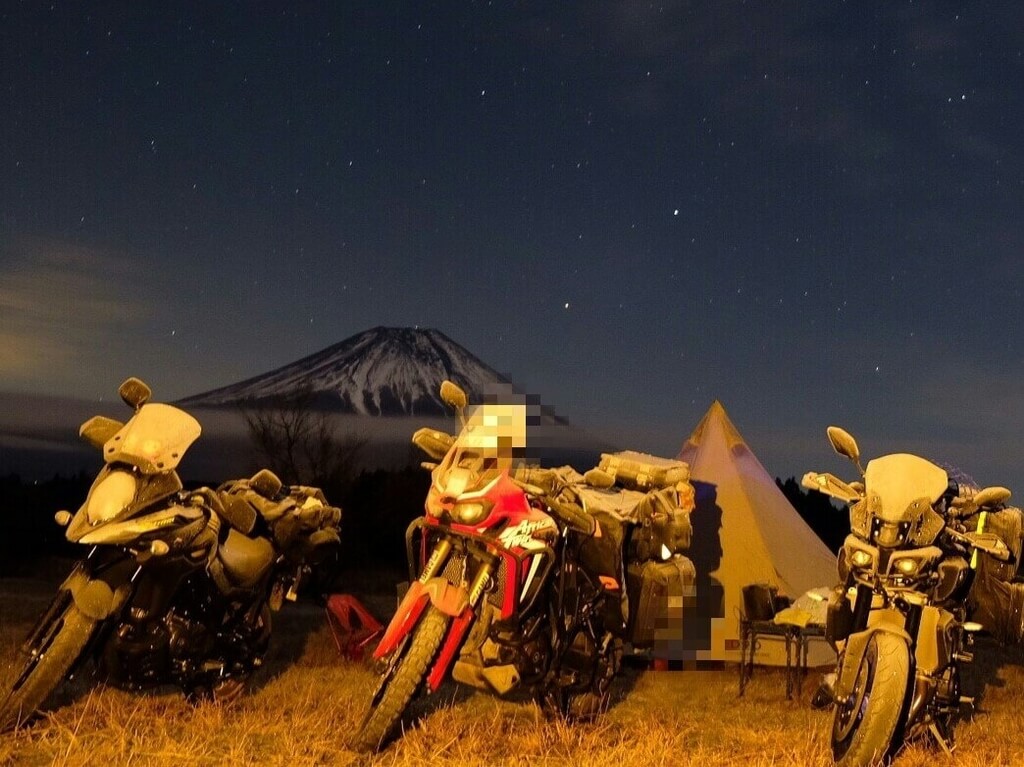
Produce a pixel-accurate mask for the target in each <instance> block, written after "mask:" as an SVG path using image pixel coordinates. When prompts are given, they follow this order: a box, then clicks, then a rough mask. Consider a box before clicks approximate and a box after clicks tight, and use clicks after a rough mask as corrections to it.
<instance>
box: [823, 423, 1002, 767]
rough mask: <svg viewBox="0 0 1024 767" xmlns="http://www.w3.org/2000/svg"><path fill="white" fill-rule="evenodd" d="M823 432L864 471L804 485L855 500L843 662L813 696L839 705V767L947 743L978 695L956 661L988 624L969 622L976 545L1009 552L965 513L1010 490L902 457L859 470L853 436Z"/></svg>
mask: <svg viewBox="0 0 1024 767" xmlns="http://www.w3.org/2000/svg"><path fill="white" fill-rule="evenodd" d="M828 436H829V440H830V441H831V443H832V446H833V447H834V448H835V450H836V452H838V453H839V454H840V455H843V456H846V457H847V458H849V459H850V460H852V461H853V462H854V463H855V464H856V465H857V467H858V469H860V471H861V474H862V475H863V481H857V482H852V483H849V484H847V483H846V482H843V481H842V480H840V479H838V478H836V477H834V476H832V475H831V474H821V473H816V472H810V473H808V474H807V475H805V476H804V478H803V484H804V486H805V487H809V488H811V489H814V490H818V491H819V492H822V493H825V494H827V495H830V496H832V497H834V498H838V499H840V500H842V501H844V502H846V503H849V504H850V528H851V532H850V535H849V536H848V537H847V538H846V541H845V542H844V543H843V548H842V549H841V551H840V552H839V574H840V578H841V583H840V585H839V587H838V588H837V589H836V590H835V591H834V593H833V595H832V598H831V599H830V601H829V605H828V613H827V620H826V627H825V636H826V639H828V640H829V641H831V642H833V644H834V645H835V646H836V648H837V650H838V651H839V664H838V667H837V670H836V675H835V678H834V680H833V681H832V682H831V684H826V685H824V686H823V687H822V689H820V690H819V691H818V693H817V695H816V702H817V704H818V705H821V706H824V705H828V704H830V703H831V704H834V706H835V712H834V717H833V723H832V754H833V757H834V759H835V762H836V764H839V765H843V766H844V767H860V766H862V765H871V764H878V763H881V762H884V761H885V760H887V759H888V758H889V757H890V756H892V754H893V753H895V751H897V750H898V749H899V747H900V746H901V745H902V744H903V742H904V741H906V740H909V739H912V738H915V737H918V736H921V735H925V734H930V735H932V736H933V737H934V738H935V740H936V741H937V742H938V744H939V745H940V746H941V747H942V748H943V749H944V750H946V751H947V752H948V751H951V749H952V746H953V728H954V725H955V724H956V720H957V715H958V713H959V711H960V707H961V705H962V704H969V703H971V699H970V698H967V697H964V696H962V695H961V686H960V667H961V665H962V664H963V663H966V662H969V661H970V660H971V659H972V653H971V652H970V647H971V645H972V642H973V637H974V634H975V633H976V632H977V631H980V630H981V629H982V628H983V627H982V626H981V625H980V624H978V623H975V622H971V621H968V620H967V617H968V614H967V600H968V595H969V593H970V590H971V585H972V582H973V581H974V577H975V566H976V565H975V564H974V563H976V562H977V556H976V554H975V552H983V553H985V554H988V555H991V556H992V557H994V558H995V559H997V560H1001V561H1006V560H1007V559H1009V558H1010V557H1011V552H1010V550H1009V549H1008V548H1007V546H1006V545H1005V543H1004V541H1003V540H1002V539H1001V538H999V537H998V536H997V535H994V534H992V533H987V532H982V531H981V530H980V529H979V527H980V526H979V527H976V528H975V529H973V530H972V529H970V527H969V525H968V524H966V522H965V520H967V519H974V518H976V517H978V516H979V514H978V512H980V511H985V510H988V511H990V512H991V511H996V510H997V509H999V508H1000V507H1001V506H1002V505H1003V504H1004V503H1005V501H1006V500H1007V499H1008V498H1009V497H1010V491H1009V490H1007V489H1005V488H1001V487H989V488H985V489H984V490H975V489H974V488H971V487H967V486H960V485H959V484H958V483H957V482H955V481H952V480H951V479H950V477H949V476H948V474H947V472H946V470H945V469H943V468H942V467H940V466H937V465H936V464H934V463H932V462H930V461H927V460H925V459H924V458H920V457H918V456H916V455H909V454H906V453H897V454H893V455H885V456H881V457H879V458H875V459H874V460H872V461H869V462H868V465H867V469H861V468H860V453H859V449H858V447H857V443H856V441H855V440H854V438H853V437H852V436H850V434H848V433H847V432H845V431H843V430H842V429H840V428H838V427H835V426H830V427H829V429H828Z"/></svg>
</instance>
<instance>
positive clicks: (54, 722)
mask: <svg viewBox="0 0 1024 767" xmlns="http://www.w3.org/2000/svg"><path fill="white" fill-rule="evenodd" d="M48 589H49V586H48V585H47V584H41V583H39V582H30V581H0V682H6V680H7V679H8V678H9V675H10V673H11V661H12V660H13V658H14V655H15V648H16V646H17V644H19V643H20V640H21V638H22V636H23V634H24V632H25V631H26V630H27V629H28V628H29V625H30V622H31V620H32V618H33V617H34V616H35V614H36V613H37V612H38V611H39V610H41V609H42V608H43V606H44V605H45V602H46V599H47V598H48V596H49V593H48ZM288 608H292V609H288ZM277 618H278V621H277V624H276V626H275V636H274V641H273V643H272V651H271V655H270V657H269V658H268V662H267V664H266V666H265V667H264V669H262V670H261V673H260V675H259V677H258V678H257V679H256V684H255V689H254V690H253V692H252V694H251V695H249V696H248V697H245V698H244V699H242V700H241V701H239V702H237V703H236V704H234V705H233V706H230V707H218V706H216V705H200V706H197V707H196V706H192V705H190V704H188V703H187V702H185V700H184V699H183V697H182V696H181V695H180V694H179V693H177V692H176V691H175V690H173V689H171V688H161V689H159V690H156V691H153V692H150V693H145V694H133V693H127V692H123V691H120V690H116V689H112V688H108V687H101V686H90V685H88V684H87V683H86V682H85V681H84V680H76V681H75V682H73V683H72V684H71V685H69V689H68V691H67V692H66V694H65V695H63V696H62V697H61V699H60V700H58V701H55V705H54V706H53V707H52V708H51V710H49V711H48V712H47V713H46V715H45V716H44V717H43V718H42V719H41V720H39V721H37V722H36V723H34V724H33V725H32V726H30V727H28V728H26V729H24V730H22V731H20V732H17V733H13V734H7V735H0V765H5V766H6V765H51V764H54V765H68V766H69V767H70V766H76V767H77V766H78V765H81V766H83V767H84V766H85V765H90V766H95V765H110V766H113V765H138V766H140V767H141V766H142V765H349V764H351V765H388V766H393V767H413V766H414V765H416V766H418V765H424V767H426V766H427V765H430V767H437V766H438V765H524V767H525V765H531V766H534V765H537V766H547V765H552V766H553V765H579V766H580V767H583V766H584V765H586V766H587V767H591V766H592V767H627V766H628V765H638V766H639V765H643V766H644V767H647V766H649V765H683V766H685V765H693V766H694V767H696V765H700V766H701V767H714V766H716V765H723V766H729V767H777V766H779V765H808V766H813V765H829V764H831V760H830V756H829V751H828V727H829V722H830V717H829V715H828V714H825V713H821V712H816V711H813V710H811V709H810V707H809V706H808V705H807V699H808V697H809V693H810V690H811V688H812V687H813V685H814V683H815V682H814V675H813V674H812V675H811V677H810V678H809V679H808V680H807V682H806V684H805V687H804V690H803V694H802V696H801V699H800V700H795V701H792V702H788V701H786V700H785V696H784V684H783V677H782V675H781V673H780V672H777V671H760V670H759V673H757V674H756V675H755V677H754V680H753V681H752V683H751V685H750V687H748V689H747V694H746V695H745V696H744V697H743V698H738V697H737V677H736V673H735V670H718V671H671V672H654V671H640V670H635V669H634V670H629V671H628V672H627V673H626V674H624V675H623V678H622V679H621V682H620V683H619V684H618V686H617V690H616V693H617V694H616V702H615V705H614V706H613V707H612V708H611V710H610V711H608V713H607V714H606V715H604V716H603V717H602V718H601V719H600V720H598V721H597V722H596V723H593V724H588V725H575V726H568V725H566V724H564V723H562V722H557V721H556V722H549V721H545V720H544V719H543V717H541V716H540V714H539V711H538V709H537V708H536V706H534V705H533V704H532V703H528V702H507V701H500V700H497V699H495V698H493V697H490V696H487V695H484V694H480V693H477V692H473V691H469V690H466V689H462V688H457V687H454V686H451V687H446V688H445V689H443V690H442V692H441V693H440V694H439V695H437V696H434V697H433V698H431V699H427V700H424V701H421V702H420V703H418V704H417V713H418V714H419V715H420V717H419V719H418V720H417V721H416V722H415V723H414V724H413V725H411V726H410V728H409V730H408V731H407V732H406V733H405V734H404V736H403V737H401V738H400V739H399V740H397V741H396V742H395V743H393V744H392V745H391V746H390V747H389V748H388V749H387V750H386V751H384V752H383V753H382V754H379V755H377V756H375V757H373V758H369V757H365V756H361V755H358V754H355V753H353V752H351V751H349V750H348V749H347V748H346V746H345V742H346V738H347V736H348V735H349V734H350V733H351V732H352V729H353V727H354V726H355V724H356V722H357V721H358V718H359V716H360V710H361V707H362V706H363V703H364V701H365V699H366V697H367V695H368V692H369V690H370V688H371V687H372V685H373V683H374V676H373V673H372V671H371V670H370V669H369V667H368V666H366V665H364V664H361V663H350V662H346V661H343V660H342V659H341V658H340V657H339V655H338V653H337V651H336V649H335V647H334V644H333V640H332V638H331V635H330V632H329V630H328V628H327V626H326V623H325V621H324V619H323V614H322V612H321V611H320V610H318V609H316V608H314V607H313V606H311V605H303V604H300V605H286V607H285V609H284V610H282V611H281V612H280V613H279V614H278V616H277ZM976 657H977V659H978V662H976V663H975V664H974V665H975V668H974V669H973V672H972V678H971V679H970V680H968V681H969V684H970V685H971V688H972V689H981V690H982V703H981V710H980V711H979V712H978V713H976V714H975V715H974V717H973V718H972V720H970V721H967V722H964V723H962V724H961V725H960V727H959V729H958V743H959V745H958V748H957V750H956V752H955V755H954V758H953V759H952V760H950V759H948V758H947V757H946V756H945V755H944V754H943V753H942V752H940V751H938V750H937V749H936V748H935V747H933V746H931V745H930V744H923V745H915V746H911V747H909V748H907V749H906V750H904V752H903V753H902V754H901V755H900V756H899V757H898V758H897V759H896V761H895V765H896V767H923V766H924V765H929V766H931V765H942V764H954V765H960V766H961V767H995V766H996V765H1020V764H1024V705H1022V703H1024V652H1022V651H1021V650H1020V649H1019V648H1018V649H1014V650H1000V649H998V648H995V647H993V646H990V645H987V644H985V645H983V646H980V647H979V648H978V652H977V655H976Z"/></svg>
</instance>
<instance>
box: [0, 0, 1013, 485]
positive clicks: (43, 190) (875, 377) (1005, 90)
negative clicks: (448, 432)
mask: <svg viewBox="0 0 1024 767" xmlns="http://www.w3.org/2000/svg"><path fill="white" fill-rule="evenodd" d="M1022 8H1024V6H1021V5H1019V4H1016V3H989V2H970V3H968V2H962V3H945V2H938V3H929V2H906V1H904V2H883V3H866V2H849V3H839V2H827V1H825V0H807V1H806V2H781V3H758V2H750V3H746V2H728V1H726V0H715V1H714V2H707V3H697V2H661V3H649V2H642V3H641V2H604V1H600V0H598V1H594V0H589V1H585V2H498V1H497V0H495V1H494V2H476V3H467V2H454V1H445V2H436V3H429V2H402V3H392V2H381V1H379V0H373V1H372V2H347V1H346V2H332V3H291V2H289V3H279V4H273V3H199V2H195V3H188V4H178V3H171V2H160V3H147V2H135V3H120V4H113V3H65V2H59V3H55V4H52V5H51V4H48V3H39V2H23V3H5V4H4V6H3V11H2V12H0V99H2V103H0V109H2V115H3V117H2V119H0V390H5V391H38V392H46V393H53V394H59V395H65V396H74V397H86V398H96V397H99V396H106V397H107V398H109V397H110V396H111V395H112V394H113V391H114V389H115V388H116V386H117V384H118V383H119V382H120V380H122V379H123V378H124V377H126V376H127V375H129V374H136V375H141V376H143V377H145V378H146V379H147V380H149V381H150V383H151V384H152V385H153V386H154V389H155V390H156V391H157V394H158V399H159V398H175V397H180V396H185V395H188V394H193V393H196V392H198V391H203V390H206V389H210V388H213V387H216V386H221V385H225V384H228V383H232V382H234V381H237V380H240V379H242V378H245V377H249V376H252V375H256V374H259V373H262V372H265V371H267V370H269V369H271V368H274V367H277V366H280V365H282V364H285V363H288V362H291V361H293V360H295V359H298V358H299V357H302V356H305V355H307V354H310V353H313V352H315V351H318V350H319V349H321V348H323V347H325V346H328V345H330V344H332V343H335V342H337V341H340V340H342V339H344V338H347V337H348V336H350V335H352V334H354V333H356V332H359V331H361V330H364V329H366V328H369V327H372V326H376V325H390V326H413V325H419V326H421V327H435V328H438V329H440V330H442V331H443V332H445V333H446V334H448V335H449V336H450V337H452V338H453V339H454V340H456V341H457V342H459V343H461V344H462V345H464V346H465V347H467V348H468V349H469V350H470V351H472V352H473V353H474V354H476V355H477V356H479V357H480V358H481V359H483V360H484V361H485V362H487V363H488V364H489V365H491V366H492V367H494V368H496V369H498V370H500V371H502V372H503V373H504V374H506V375H507V376H508V377H510V378H511V379H512V380H513V381H515V382H516V383H517V384H519V385H520V386H521V387H523V388H525V389H528V390H530V391H532V392H534V393H537V394H539V395H540V396H541V398H542V401H543V402H544V403H545V404H547V405H550V406H552V407H553V408H554V409H555V410H556V411H557V412H558V413H559V414H560V415H563V416H564V417H566V418H568V419H569V420H570V421H572V422H574V423H577V424H579V425H581V426H583V427H585V428H587V429H589V430H591V431H593V432H595V433H598V434H602V435H611V436H612V437H613V438H616V439H620V440H627V441H629V442H630V443H631V445H630V446H635V447H638V448H640V449H646V450H650V451H654V452H659V453H662V454H674V453H675V452H676V451H677V450H678V448H679V446H680V444H681V443H682V441H683V440H684V439H685V437H686V436H687V435H688V434H689V432H690V430H691V429H692V428H693V426H694V425H695V424H696V422H697V420H698V419H699V418H700V416H701V415H702V414H703V412H704V411H705V410H706V409H707V407H708V406H709V405H710V403H711V402H712V401H713V400H714V399H716V398H717V399H721V400H722V402H723V403H724V404H725V407H726V408H727V410H728V411H729V413H730V414H731V416H732V418H733V420H734V421H735V423H736V424H737V425H738V426H739V428H740V430H741V431H742V432H743V433H744V434H745V435H746V436H747V438H748V441H750V442H751V444H752V446H753V447H754V450H755V452H757V453H758V455H759V456H760V457H761V459H762V461H763V462H764V463H765V464H766V466H767V467H768V468H769V470H770V471H771V472H773V473H775V474H779V475H782V476H788V475H790V474H800V473H802V472H803V471H805V470H807V469H810V468H828V469H831V470H838V469H840V468H841V467H842V464H841V463H839V462H838V459H837V458H835V457H832V456H831V451H830V450H829V448H828V446H827V444H826V442H825V439H824V430H825V426H826V425H828V424H829V423H839V424H842V425H844V426H846V427H847V428H849V429H850V430H851V431H853V432H854V433H855V434H856V435H857V436H858V437H859V438H860V441H861V446H862V448H863V450H864V452H865V453H867V454H868V455H874V454H877V453H879V452H884V451H886V450H893V449H903V450H915V451H921V452H922V453H923V454H925V455H927V456H929V457H932V458H940V459H943V460H947V461H951V462H953V463H956V464H957V465H959V466H961V467H962V468H963V469H965V470H966V471H967V472H969V473H970V474H973V475H974V476H975V477H976V478H977V479H978V480H979V481H980V482H982V483H983V484H997V483H998V484H1008V485H1010V486H1011V487H1014V488H1015V489H1017V491H1018V493H1019V495H1020V496H1024V438H1022V436H1021V435H1022V433H1024V404H1022V403H1024V358H1022V351H1024V349H1022V330H1021V327H1022V321H1021V317H1020V315H1021V311H1022V296H1021V280H1020V277H1021V274H1022V264H1021V253H1022V250H1024V223H1022V220H1021V212H1022V202H1024V139H1022V135H1024V130H1022V125H1024V10H1022ZM1018 500H1019V499H1018Z"/></svg>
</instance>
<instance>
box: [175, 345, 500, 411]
mask: <svg viewBox="0 0 1024 767" xmlns="http://www.w3.org/2000/svg"><path fill="white" fill-rule="evenodd" d="M446 378H448V379H450V380H452V381H454V382H455V383H457V384H459V385H460V386H461V387H462V388H463V389H465V390H466V391H467V393H468V394H469V395H470V399H471V400H475V401H480V400H481V399H482V395H485V394H492V393H495V392H497V391H499V390H504V391H511V390H512V387H511V384H510V382H509V381H508V379H506V378H505V377H504V376H502V375H501V374H500V373H498V372H497V371H495V370H494V369H493V368H491V367H489V366H488V365H486V364H484V363H483V362H481V361H480V360H479V359H478V358H477V357H476V356H474V355H473V354H471V353H470V352H469V351H467V350H466V349H465V348H463V347H462V346H460V345H459V344H457V343H455V342H454V341H453V340H452V339H450V338H449V337H448V336H446V335H445V334H444V333H442V332H441V331H439V330H433V329H423V330H421V329H419V328H385V327H376V328H371V329H370V330H365V331H363V332H362V333H358V334H356V335H354V336H352V337H350V338H347V339H345V340H344V341H341V342H340V343H337V344H334V345H333V346H329V347H327V348H326V349H323V350H322V351H319V352H317V353H315V354H311V355H310V356H308V357H304V358H302V359H300V360H297V361H295V362H292V363H290V364H288V365H284V366H283V367H280V368H277V369H276V370H272V371H270V372H268V373H264V374H262V375H258V376H255V377H253V378H249V379H247V380H244V381H241V382H239V383H235V384H231V385H229V386H224V387H221V388H219V389H213V390H212V391H208V392H204V393H201V394H195V395H192V396H190V397H186V398H185V399H182V400H180V402H179V403H178V404H180V405H182V406H185V407H229V406H234V405H239V404H242V405H253V404H260V403H268V404H269V403H273V402H274V401H280V400H282V399H288V398H291V397H297V396H301V397H304V398H305V397H310V398H311V400H312V403H313V404H314V405H315V406H316V407H317V408H320V409H323V410H329V411H333V412H338V413H352V414H355V415H369V416H444V415H445V414H446V413H449V412H450V411H448V410H446V406H445V405H444V403H443V402H442V401H441V398H440V396H439V394H438V391H439V387H440V384H441V381H443V380H444V379H446Z"/></svg>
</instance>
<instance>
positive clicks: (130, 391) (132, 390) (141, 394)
mask: <svg viewBox="0 0 1024 767" xmlns="http://www.w3.org/2000/svg"><path fill="white" fill-rule="evenodd" d="M117 393H118V394H120V395H121V399H123V400H124V402H125V404H126V405H128V406H129V407H133V408H135V409H136V410H138V409H139V408H140V407H142V406H143V405H145V404H146V403H147V402H149V398H150V397H152V396H153V390H152V389H150V388H149V387H148V386H147V385H146V383H145V381H142V380H141V379H139V378H135V377H134V376H132V377H131V378H129V379H127V380H126V381H125V382H124V383H122V384H121V385H120V386H119V387H118V388H117Z"/></svg>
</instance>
